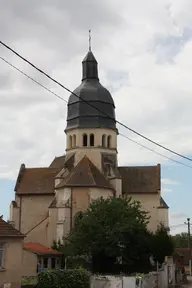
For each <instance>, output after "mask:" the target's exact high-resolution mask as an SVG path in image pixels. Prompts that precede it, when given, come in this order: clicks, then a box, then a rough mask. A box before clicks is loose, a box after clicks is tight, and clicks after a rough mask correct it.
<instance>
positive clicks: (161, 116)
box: [0, 0, 192, 189]
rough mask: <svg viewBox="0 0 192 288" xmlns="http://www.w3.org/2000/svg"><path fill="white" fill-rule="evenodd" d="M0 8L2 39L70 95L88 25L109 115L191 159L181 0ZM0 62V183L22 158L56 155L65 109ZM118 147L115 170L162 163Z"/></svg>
mask: <svg viewBox="0 0 192 288" xmlns="http://www.w3.org/2000/svg"><path fill="white" fill-rule="evenodd" d="M10 3H11V4H10ZM1 6H2V7H1V8H2V9H3V11H4V13H3V15H2V17H1V19H0V32H1V37H2V40H3V41H5V42H7V43H8V44H10V45H11V46H12V47H13V48H15V49H16V50H18V51H19V52H20V53H21V54H23V55H24V56H25V57H27V58H28V59H29V60H31V61H32V62H34V63H35V64H36V65H38V66H39V67H40V68H42V69H44V70H45V71H46V72H48V73H49V74H50V75H52V76H53V77H55V78H56V79H58V81H60V82H61V83H63V84H65V85H66V86H67V87H68V88H70V89H72V90H73V89H74V88H75V87H76V86H77V85H78V84H79V82H80V80H81V61H82V59H83V57H84V55H85V54H86V52H87V46H88V40H87V39H88V35H87V34H88V33H87V31H88V29H90V28H92V30H93V31H92V39H93V41H92V46H93V52H94V54H95V56H96V58H97V60H98V62H99V74H100V79H101V82H102V83H103V84H104V85H106V86H107V87H108V88H109V89H110V91H111V92H112V94H113V96H114V100H115V104H116V108H117V109H116V114H117V118H118V119H119V120H120V121H122V122H124V123H126V124H127V125H128V126H129V127H131V128H133V129H135V130H137V131H138V132H141V133H143V134H145V135H146V136H148V137H150V138H152V139H153V140H155V141H157V142H159V143H161V144H163V145H165V146H168V147H170V148H171V149H175V150H176V151H178V152H179V153H183V154H190V153H191V154H192V148H191V147H192V137H191V131H192V122H191V105H192V98H191V93H192V81H191V76H190V75H191V74H192V60H191V48H192V40H191V39H192V37H191V36H192V32H191V31H192V15H191V13H190V11H191V8H192V2H191V1H190V0H188V1H187V0H185V1H180V0H162V1H157V0H146V1H144V2H143V1H140V0H136V1H134V2H133V1H131V0H128V1H123V0H119V1H117V0H113V1H111V0H110V1H109V0H107V1H101V0H99V1H94V0H89V1H87V0H83V1H81V3H78V2H77V1H70V3H69V1H59V0H57V1H54V4H53V2H52V1H41V3H40V4H39V1H36V0H35V1H33V5H30V4H29V3H26V4H23V1H17V5H16V4H15V1H13V0H12V1H8V2H6V3H4V4H1ZM7 19H12V21H11V22H10V24H9V23H8V22H7ZM12 27H14V32H13V29H12ZM186 31H188V32H187V34H186ZM186 35H187V36H186ZM0 56H3V57H6V58H7V59H8V60H10V61H11V62H12V63H14V64H15V65H17V66H18V67H19V68H21V69H24V70H25V71H26V72H27V73H28V74H29V75H31V76H33V77H35V78H36V79H37V80H38V81H40V82H41V83H43V84H44V85H46V86H48V87H49V88H51V89H53V90H54V92H56V93H58V94H59V95H61V96H62V97H63V98H65V99H68V96H69V93H67V92H66V91H64V90H63V89H61V88H59V87H58V86H57V85H55V84H54V83H52V82H51V81H49V80H48V79H46V78H45V77H43V76H42V75H40V73H38V72H37V71H35V70H34V69H32V68H30V67H29V66H28V65H26V64H24V63H23V62H22V61H21V60H19V59H18V58H17V57H15V56H13V55H12V54H11V53H10V52H8V51H7V50H6V49H4V48H2V47H1V50H0ZM0 63H1V65H0V129H1V131H2V132H1V133H2V134H1V137H0V159H1V165H7V166H5V167H4V168H1V167H0V177H1V178H3V177H7V178H15V176H16V171H18V169H19V166H20V164H21V163H22V162H24V163H26V165H27V166H39V165H47V164H49V162H51V160H52V158H54V156H56V155H60V154H63V153H64V151H65V135H64V132H63V130H64V128H65V125H66V123H65V119H66V105H65V103H64V102H62V101H60V100H58V99H56V98H55V97H53V96H52V95H51V94H49V93H48V92H46V91H44V90H43V89H42V88H40V87H38V86H36V85H35V84H34V83H31V82H30V80H28V79H25V78H24V77H23V76H22V75H20V74H19V73H18V72H16V71H15V70H13V69H12V68H10V67H9V66H8V65H7V64H5V63H3V62H0ZM119 130H120V132H122V133H123V134H126V135H128V136H129V137H132V138H133V139H134V140H136V141H138V142H140V143H142V144H143V145H146V146H148V147H150V148H152V149H154V150H155V151H157V152H160V153H163V154H165V155H169V156H170V153H168V152H165V151H163V150H162V149H160V148H158V147H155V146H154V145H152V144H150V143H148V142H147V141H145V140H143V139H140V138H139V137H136V136H135V135H134V134H133V133H131V132H129V131H127V130H125V129H123V128H119ZM178 139H179V141H178ZM118 144H119V146H118V149H119V162H120V164H122V165H123V164H145V163H147V164H156V163H157V162H158V163H159V162H161V163H162V162H165V163H166V161H167V160H166V159H164V158H162V157H161V156H159V155H156V154H154V153H152V152H149V151H147V150H145V149H143V148H141V147H139V146H137V145H136V144H134V143H132V142H130V141H128V140H126V139H124V138H121V137H119V139H118ZM173 157H174V156H173ZM163 181H165V179H164V180H163ZM162 183H163V184H165V185H173V183H165V182H162ZM174 185H175V183H174ZM167 189H168V188H167Z"/></svg>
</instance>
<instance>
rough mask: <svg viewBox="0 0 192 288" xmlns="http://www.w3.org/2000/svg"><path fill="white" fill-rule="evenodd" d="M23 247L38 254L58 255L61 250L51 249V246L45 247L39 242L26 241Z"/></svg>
mask: <svg viewBox="0 0 192 288" xmlns="http://www.w3.org/2000/svg"><path fill="white" fill-rule="evenodd" d="M24 249H25V250H28V251H30V252H32V253H34V254H38V255H60V254H63V253H62V252H58V251H56V250H53V249H52V248H48V247H45V246H43V245H41V244H39V243H32V242H26V243H24Z"/></svg>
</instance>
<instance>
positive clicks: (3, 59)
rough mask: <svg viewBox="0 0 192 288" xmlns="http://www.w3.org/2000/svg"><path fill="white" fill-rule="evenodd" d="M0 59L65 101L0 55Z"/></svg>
mask: <svg viewBox="0 0 192 288" xmlns="http://www.w3.org/2000/svg"><path fill="white" fill-rule="evenodd" d="M0 59H1V60H2V61H4V62H5V63H7V64H8V65H9V66H11V67H12V68H14V69H15V70H17V71H18V72H20V73H21V74H23V75H24V76H25V77H27V78H29V79H30V80H32V81H33V82H35V83H36V84H38V85H39V86H41V87H42V88H43V89H45V90H47V91H48V92H50V93H51V94H53V95H54V96H55V97H57V98H59V99H61V100H63V101H64V102H66V103H67V101H66V100H65V99H63V98H62V97H61V96H59V95H58V94H56V93H55V92H53V91H52V90H50V89H49V88H47V87H46V86H44V85H43V84H41V83H40V82H39V81H37V80H35V79H34V78H32V77H31V76H29V75H27V74H26V73H25V72H23V71H22V70H21V69H19V68H17V67H16V66H14V65H13V64H11V63H10V62H9V61H7V60H6V59H5V58H3V57H1V56H0Z"/></svg>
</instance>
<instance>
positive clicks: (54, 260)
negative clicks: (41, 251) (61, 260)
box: [51, 258, 56, 269]
mask: <svg viewBox="0 0 192 288" xmlns="http://www.w3.org/2000/svg"><path fill="white" fill-rule="evenodd" d="M55 267H56V259H55V258H51V269H55Z"/></svg>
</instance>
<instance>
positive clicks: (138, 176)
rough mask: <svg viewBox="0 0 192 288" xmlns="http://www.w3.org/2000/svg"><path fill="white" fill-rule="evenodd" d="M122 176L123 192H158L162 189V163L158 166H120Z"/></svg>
mask: <svg viewBox="0 0 192 288" xmlns="http://www.w3.org/2000/svg"><path fill="white" fill-rule="evenodd" d="M118 170H119V172H120V174H121V176H122V193H123V194H132V193H158V191H160V189H161V182H160V179H161V175H160V164H158V165H156V166H127V167H118Z"/></svg>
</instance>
